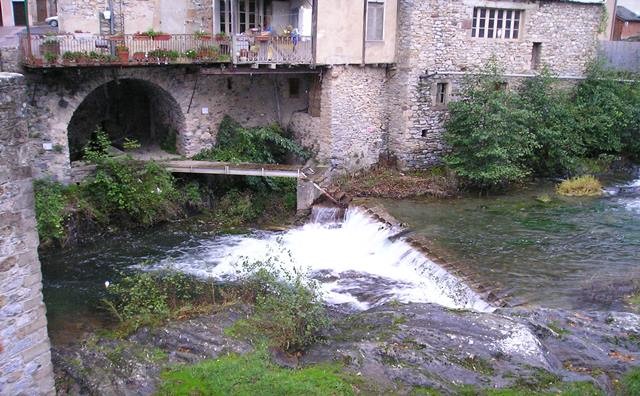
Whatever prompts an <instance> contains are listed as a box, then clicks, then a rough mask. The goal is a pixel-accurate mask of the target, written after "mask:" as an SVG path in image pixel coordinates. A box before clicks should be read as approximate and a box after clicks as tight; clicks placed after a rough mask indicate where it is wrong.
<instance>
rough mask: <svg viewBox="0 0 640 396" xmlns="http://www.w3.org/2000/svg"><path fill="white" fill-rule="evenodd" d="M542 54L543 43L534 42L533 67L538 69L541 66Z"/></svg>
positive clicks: (532, 52) (532, 49) (532, 50)
mask: <svg viewBox="0 0 640 396" xmlns="http://www.w3.org/2000/svg"><path fill="white" fill-rule="evenodd" d="M541 55H542V43H533V47H532V48H531V69H532V70H538V69H539V68H540V57H541Z"/></svg>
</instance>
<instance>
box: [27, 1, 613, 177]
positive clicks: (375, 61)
mask: <svg viewBox="0 0 640 396" xmlns="http://www.w3.org/2000/svg"><path fill="white" fill-rule="evenodd" d="M603 4H604V1H602V0H557V1H554V0H531V1H524V0H455V1H441V0H367V1H360V2H358V1H353V0H289V1H276V0H216V1H213V2H201V1H196V0H180V1H165V0H154V1H149V0H130V1H123V0H93V1H79V0H60V1H59V2H58V7H59V14H60V15H59V17H60V28H61V33H60V35H59V37H58V44H56V45H57V47H55V48H57V50H56V51H57V53H56V55H57V56H59V57H58V58H57V61H55V62H57V64H55V68H54V69H53V70H48V69H51V66H52V65H47V64H43V61H42V60H41V61H39V63H38V61H37V59H36V58H38V57H41V58H43V57H45V55H47V54H46V51H48V50H49V49H48V48H50V47H48V46H47V43H46V42H45V41H46V40H50V37H49V38H43V37H38V36H35V37H33V38H32V40H31V41H30V43H31V48H30V51H31V52H30V53H29V54H25V59H31V60H34V59H36V60H35V61H33V62H31V63H30V64H29V62H27V66H28V68H27V70H28V71H29V73H28V76H30V78H29V80H30V81H31V83H32V84H33V89H34V91H35V92H37V94H36V95H33V96H32V98H33V100H32V105H33V112H32V113H33V117H34V119H35V120H34V122H33V123H32V135H33V136H34V138H33V139H32V141H31V143H32V146H33V147H32V148H33V150H34V151H35V152H36V153H37V155H38V158H39V160H38V161H37V162H36V163H37V174H38V175H42V174H47V173H49V174H51V175H53V176H55V177H58V178H60V179H63V180H68V178H69V175H70V169H71V168H70V164H71V162H70V161H71V160H75V159H76V157H77V155H75V154H77V153H78V147H81V146H82V144H84V143H85V142H86V140H87V139H88V133H90V131H91V128H92V127H93V126H92V125H90V123H91V122H95V118H96V115H97V116H98V118H99V119H100V120H102V121H104V122H103V124H104V126H105V127H108V125H109V122H110V120H112V119H114V118H120V119H126V120H129V121H128V124H127V125H124V126H121V128H120V129H121V131H120V132H118V133H119V134H120V135H122V136H124V135H126V134H127V133H129V132H127V131H131V133H134V131H133V130H134V129H136V128H133V127H131V124H136V123H137V124H140V125H144V127H142V128H137V129H138V130H137V132H136V133H142V136H139V135H135V137H138V138H142V139H143V140H144V139H145V136H146V137H147V138H149V139H150V140H153V139H157V137H159V136H160V137H161V136H164V134H166V133H169V132H167V131H169V130H171V131H173V132H172V133H176V134H177V148H178V151H179V153H181V154H184V155H187V156H191V155H193V154H195V153H197V152H199V151H200V150H202V149H203V148H207V147H209V146H211V145H212V144H214V143H215V137H216V136H215V134H216V131H217V127H218V124H219V122H220V120H221V119H222V116H223V115H224V114H230V115H234V116H235V117H237V118H238V119H239V120H240V121H241V122H243V123H244V124H246V125H257V124H261V123H270V122H279V123H281V124H282V125H283V126H284V127H286V128H287V129H289V130H290V131H291V132H292V133H293V134H294V135H295V136H296V138H297V139H299V141H300V142H302V143H303V144H305V145H307V146H308V147H310V148H311V149H312V150H313V152H314V153H315V160H316V161H317V162H318V163H323V164H326V165H330V166H332V167H334V168H337V169H345V170H353V169H359V168H365V167H368V166H370V165H372V164H374V163H376V162H377V161H378V159H379V157H380V156H381V155H384V156H394V157H396V158H397V159H398V160H399V164H400V165H401V166H402V167H403V168H424V167H427V166H430V165H433V164H435V163H438V161H439V160H440V158H441V155H442V153H443V151H444V150H445V147H444V145H443V142H442V140H441V138H440V137H441V133H442V124H443V119H444V118H445V117H446V114H447V110H446V104H447V102H448V101H449V100H452V98H454V97H455V94H456V91H457V87H458V85H459V82H460V81H461V80H462V78H463V77H464V75H465V74H468V73H474V72H478V71H479V70H480V69H481V68H482V66H483V65H484V64H485V63H486V62H487V61H488V60H489V59H490V58H491V57H495V58H496V59H497V60H498V61H499V62H500V63H501V65H502V66H503V67H504V68H505V70H506V73H507V74H508V75H511V76H514V77H519V78H522V77H526V76H530V75H533V74H534V73H536V71H537V70H538V69H539V68H541V67H542V66H543V65H546V66H547V67H549V68H550V69H551V70H552V71H553V72H555V73H557V74H558V75H560V76H561V77H562V78H575V77H579V76H581V75H582V74H583V72H584V69H585V65H586V63H587V62H588V61H589V60H591V59H592V57H594V56H595V53H596V47H597V37H598V34H599V33H600V31H601V30H602V26H601V25H602V24H603V20H604V18H603V14H604V13H605V12H606V10H605V7H603ZM149 30H151V31H152V32H153V34H158V33H159V32H162V33H168V35H167V37H164V38H162V39H160V38H159V37H152V38H149V37H147V40H141V36H140V35H136V33H138V32H144V31H149ZM65 31H66V32H75V33H64V32H65ZM221 33H224V34H225V35H224V36H222V35H221ZM213 35H217V36H216V39H215V42H214V40H213ZM203 36H206V37H207V38H206V39H203V38H202V37H203ZM114 37H115V38H114ZM220 37H221V38H220ZM142 38H144V37H142ZM219 38H220V39H219ZM116 39H117V40H120V41H114V40H116ZM43 40H44V41H43ZM203 40H210V41H203ZM116 44H117V45H121V46H126V47H127V50H128V51H129V60H127V61H125V64H124V65H122V64H119V65H113V64H98V65H95V66H99V67H92V68H91V69H88V68H82V67H78V64H71V65H68V64H66V63H64V62H63V61H62V59H63V57H62V55H64V53H66V52H67V51H77V50H78V49H80V50H82V49H84V50H85V52H94V51H97V52H101V53H107V54H111V55H114V54H115V52H114V48H115V46H116ZM211 44H213V45H214V46H215V51H216V52H215V54H216V56H217V58H216V59H209V60H201V59H200V58H199V53H200V51H201V49H202V48H203V46H208V45H211ZM24 48H25V42H24V41H23V50H24ZM158 51H174V52H175V53H176V54H178V55H180V56H181V57H180V58H178V59H177V60H176V59H172V60H171V61H169V60H168V59H161V58H157V57H152V56H151V54H155V53H157V52H158ZM189 51H191V52H192V53H193V54H195V53H197V54H198V55H197V57H196V58H188V59H187V58H185V57H184V54H188V52H189ZM72 53H73V52H72ZM143 65H144V66H147V67H146V68H141V67H139V66H143ZM127 66H128V67H127ZM131 66H135V67H131ZM116 88H117V89H116ZM101 92H102V93H101ZM109 92H113V93H114V94H110V93H109ZM115 92H119V93H118V95H120V96H122V97H125V98H138V99H139V100H142V103H146V104H145V109H146V110H145V111H142V112H140V113H139V114H137V115H133V114H126V113H123V114H119V115H117V116H116V115H114V114H112V113H109V111H113V109H114V108H116V107H117V106H115V105H113V106H112V105H110V103H111V104H113V100H115V99H113V97H115V96H117V95H115ZM110 98H111V99H110ZM131 100H134V99H131ZM121 107H124V108H131V106H126V105H123V106H121ZM105 109H110V110H109V111H106V110H105ZM137 124H136V125H137ZM118 133H116V135H117V134H118ZM122 136H120V137H122Z"/></svg>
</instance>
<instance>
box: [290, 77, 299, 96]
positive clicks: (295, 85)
mask: <svg viewBox="0 0 640 396" xmlns="http://www.w3.org/2000/svg"><path fill="white" fill-rule="evenodd" d="M289 97H290V98H298V97H300V79H299V78H290V79H289Z"/></svg>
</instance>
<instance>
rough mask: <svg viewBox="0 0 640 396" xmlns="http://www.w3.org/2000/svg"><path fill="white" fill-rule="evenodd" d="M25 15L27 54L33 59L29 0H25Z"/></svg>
mask: <svg viewBox="0 0 640 396" xmlns="http://www.w3.org/2000/svg"><path fill="white" fill-rule="evenodd" d="M24 16H25V18H26V21H25V22H26V25H27V26H26V27H27V54H28V55H29V59H31V58H32V57H33V51H32V50H31V28H30V27H29V0H24Z"/></svg>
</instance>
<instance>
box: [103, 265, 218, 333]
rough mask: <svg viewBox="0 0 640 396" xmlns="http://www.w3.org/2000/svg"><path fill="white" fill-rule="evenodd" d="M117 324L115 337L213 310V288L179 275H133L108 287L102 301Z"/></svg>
mask: <svg viewBox="0 0 640 396" xmlns="http://www.w3.org/2000/svg"><path fill="white" fill-rule="evenodd" d="M103 302H104V304H105V306H106V307H107V308H108V310H109V311H110V313H111V314H112V315H113V316H114V317H116V318H117V319H118V320H119V321H120V322H121V324H120V328H119V329H117V331H116V335H127V334H129V333H131V332H133V331H135V330H136V329H138V328H139V327H140V326H144V325H153V324H157V323H161V322H162V321H164V320H166V319H168V318H171V317H174V316H178V317H185V316H189V315H190V314H191V313H193V314H199V313H202V312H203V311H205V310H206V308H207V307H210V306H213V305H214V304H215V303H216V301H215V288H214V287H213V285H209V284H206V283H204V282H202V281H199V280H197V279H195V278H193V277H190V276H187V275H184V274H181V273H148V272H143V273H136V274H133V275H129V276H125V277H123V278H122V279H121V280H120V281H119V282H117V283H115V284H113V285H110V286H109V288H108V297H107V298H106V299H104V300H103Z"/></svg>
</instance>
